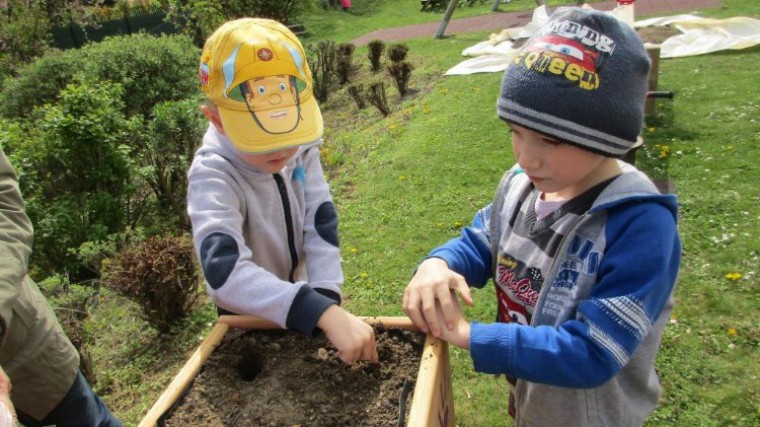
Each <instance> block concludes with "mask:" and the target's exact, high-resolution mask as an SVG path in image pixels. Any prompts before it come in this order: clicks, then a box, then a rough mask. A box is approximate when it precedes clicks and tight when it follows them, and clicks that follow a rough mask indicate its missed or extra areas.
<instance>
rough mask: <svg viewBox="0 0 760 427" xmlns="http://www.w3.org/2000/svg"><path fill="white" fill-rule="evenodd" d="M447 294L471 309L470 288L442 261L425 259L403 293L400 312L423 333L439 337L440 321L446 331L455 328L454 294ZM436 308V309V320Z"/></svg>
mask: <svg viewBox="0 0 760 427" xmlns="http://www.w3.org/2000/svg"><path fill="white" fill-rule="evenodd" d="M451 291H455V292H456V293H459V295H460V296H461V297H462V300H463V301H464V302H465V304H467V305H469V306H472V295H471V294H470V287H469V286H467V282H466V281H465V280H464V277H462V275H460V274H457V273H455V272H454V271H452V270H451V269H449V266H448V264H446V261H444V260H442V259H440V258H428V259H426V260H425V261H423V262H422V263H421V264H420V265H419V267H418V268H417V272H416V273H415V274H414V277H413V278H412V280H411V281H410V282H409V284H408V285H407V286H406V289H405V290H404V300H403V308H404V312H405V313H406V315H407V316H409V318H410V319H411V320H412V322H413V323H414V324H415V325H416V326H417V327H418V328H420V329H421V330H422V331H423V332H426V333H427V332H429V333H431V334H433V336H435V337H440V336H441V325H440V323H441V320H442V321H443V323H445V324H446V327H447V328H448V329H449V330H452V329H454V328H455V327H456V320H457V315H456V313H455V310H456V309H455V308H454V304H455V303H456V293H452V292H451ZM436 306H440V310H441V316H440V318H439V316H438V314H437V313H436Z"/></svg>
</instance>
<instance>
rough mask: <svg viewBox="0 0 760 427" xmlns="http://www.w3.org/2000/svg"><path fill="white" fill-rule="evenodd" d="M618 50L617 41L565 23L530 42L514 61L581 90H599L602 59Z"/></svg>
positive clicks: (555, 24)
mask: <svg viewBox="0 0 760 427" xmlns="http://www.w3.org/2000/svg"><path fill="white" fill-rule="evenodd" d="M614 49H615V42H614V40H612V39H611V38H609V37H607V36H605V35H604V34H601V33H599V32H598V31H595V30H593V29H591V28H589V27H587V26H585V25H581V24H578V23H577V22H573V21H569V20H563V21H558V22H555V23H553V25H550V26H548V27H547V28H545V29H544V31H543V32H542V33H541V34H538V35H537V36H536V37H533V38H531V39H530V40H528V42H527V43H526V45H525V46H524V47H523V48H522V49H521V51H520V52H519V53H518V54H517V55H516V56H515V57H514V59H513V61H514V63H515V65H518V66H522V67H525V68H527V69H528V70H532V71H534V72H537V73H541V74H550V75H554V76H557V77H563V78H565V79H566V80H569V81H571V82H574V83H577V84H578V87H580V88H581V89H586V90H595V89H598V88H599V86H600V84H601V79H600V78H599V73H598V71H597V68H598V67H599V64H600V63H601V62H602V57H603V56H605V55H610V54H612V51H613V50H614Z"/></svg>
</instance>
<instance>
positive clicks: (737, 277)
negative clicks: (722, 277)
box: [726, 273, 744, 280]
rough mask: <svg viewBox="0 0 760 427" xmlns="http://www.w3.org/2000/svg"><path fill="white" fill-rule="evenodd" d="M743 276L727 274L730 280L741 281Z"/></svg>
mask: <svg viewBox="0 0 760 427" xmlns="http://www.w3.org/2000/svg"><path fill="white" fill-rule="evenodd" d="M742 277H744V276H742V274H741V273H726V279H728V280H741V278H742Z"/></svg>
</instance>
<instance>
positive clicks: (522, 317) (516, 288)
mask: <svg viewBox="0 0 760 427" xmlns="http://www.w3.org/2000/svg"><path fill="white" fill-rule="evenodd" d="M495 282H496V297H497V300H498V302H499V314H498V316H499V321H500V322H504V323H510V322H516V323H520V324H523V325H528V324H530V320H531V317H532V315H533V310H534V309H535V307H536V303H537V302H538V294H539V292H540V291H541V285H543V283H544V277H543V275H542V274H541V270H539V269H538V268H534V267H527V266H525V265H524V264H523V263H521V262H519V261H517V260H515V259H514V258H512V257H509V256H506V257H505V256H500V257H499V260H498V266H497V267H496V278H495Z"/></svg>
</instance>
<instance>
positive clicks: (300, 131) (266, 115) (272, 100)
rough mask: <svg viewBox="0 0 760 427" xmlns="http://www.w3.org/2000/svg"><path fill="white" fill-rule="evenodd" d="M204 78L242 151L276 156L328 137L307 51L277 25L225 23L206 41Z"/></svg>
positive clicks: (205, 88)
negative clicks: (268, 153)
mask: <svg viewBox="0 0 760 427" xmlns="http://www.w3.org/2000/svg"><path fill="white" fill-rule="evenodd" d="M199 76H200V79H201V86H202V88H203V92H204V93H205V94H206V96H208V98H209V100H210V101H211V102H213V103H214V104H215V105H216V106H217V108H218V109H219V115H220V117H221V120H222V126H223V127H224V132H225V133H226V134H227V136H228V137H229V139H230V141H232V143H233V145H235V147H237V148H238V149H239V150H240V151H243V152H247V153H264V152H270V151H276V150H281V149H283V148H287V147H293V146H298V145H303V144H307V143H310V142H313V141H316V140H317V139H319V138H321V137H322V131H323V123H322V113H321V112H320V110H319V106H318V105H317V103H316V100H315V99H314V94H313V87H312V84H313V82H312V76H311V71H310V70H309V65H308V63H307V62H306V55H305V53H304V49H303V46H302V45H301V42H300V41H299V40H298V38H297V37H296V36H295V34H293V33H292V32H291V31H290V30H289V29H288V28H287V27H286V26H284V25H282V24H280V23H279V22H277V21H273V20H270V19H261V18H242V19H237V20H234V21H229V22H227V23H225V24H223V25H222V26H221V27H219V28H218V29H217V30H216V31H215V32H214V34H212V35H211V37H209V38H208V40H206V44H205V46H204V47H203V53H202V55H201V63H200V69H199Z"/></svg>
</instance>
